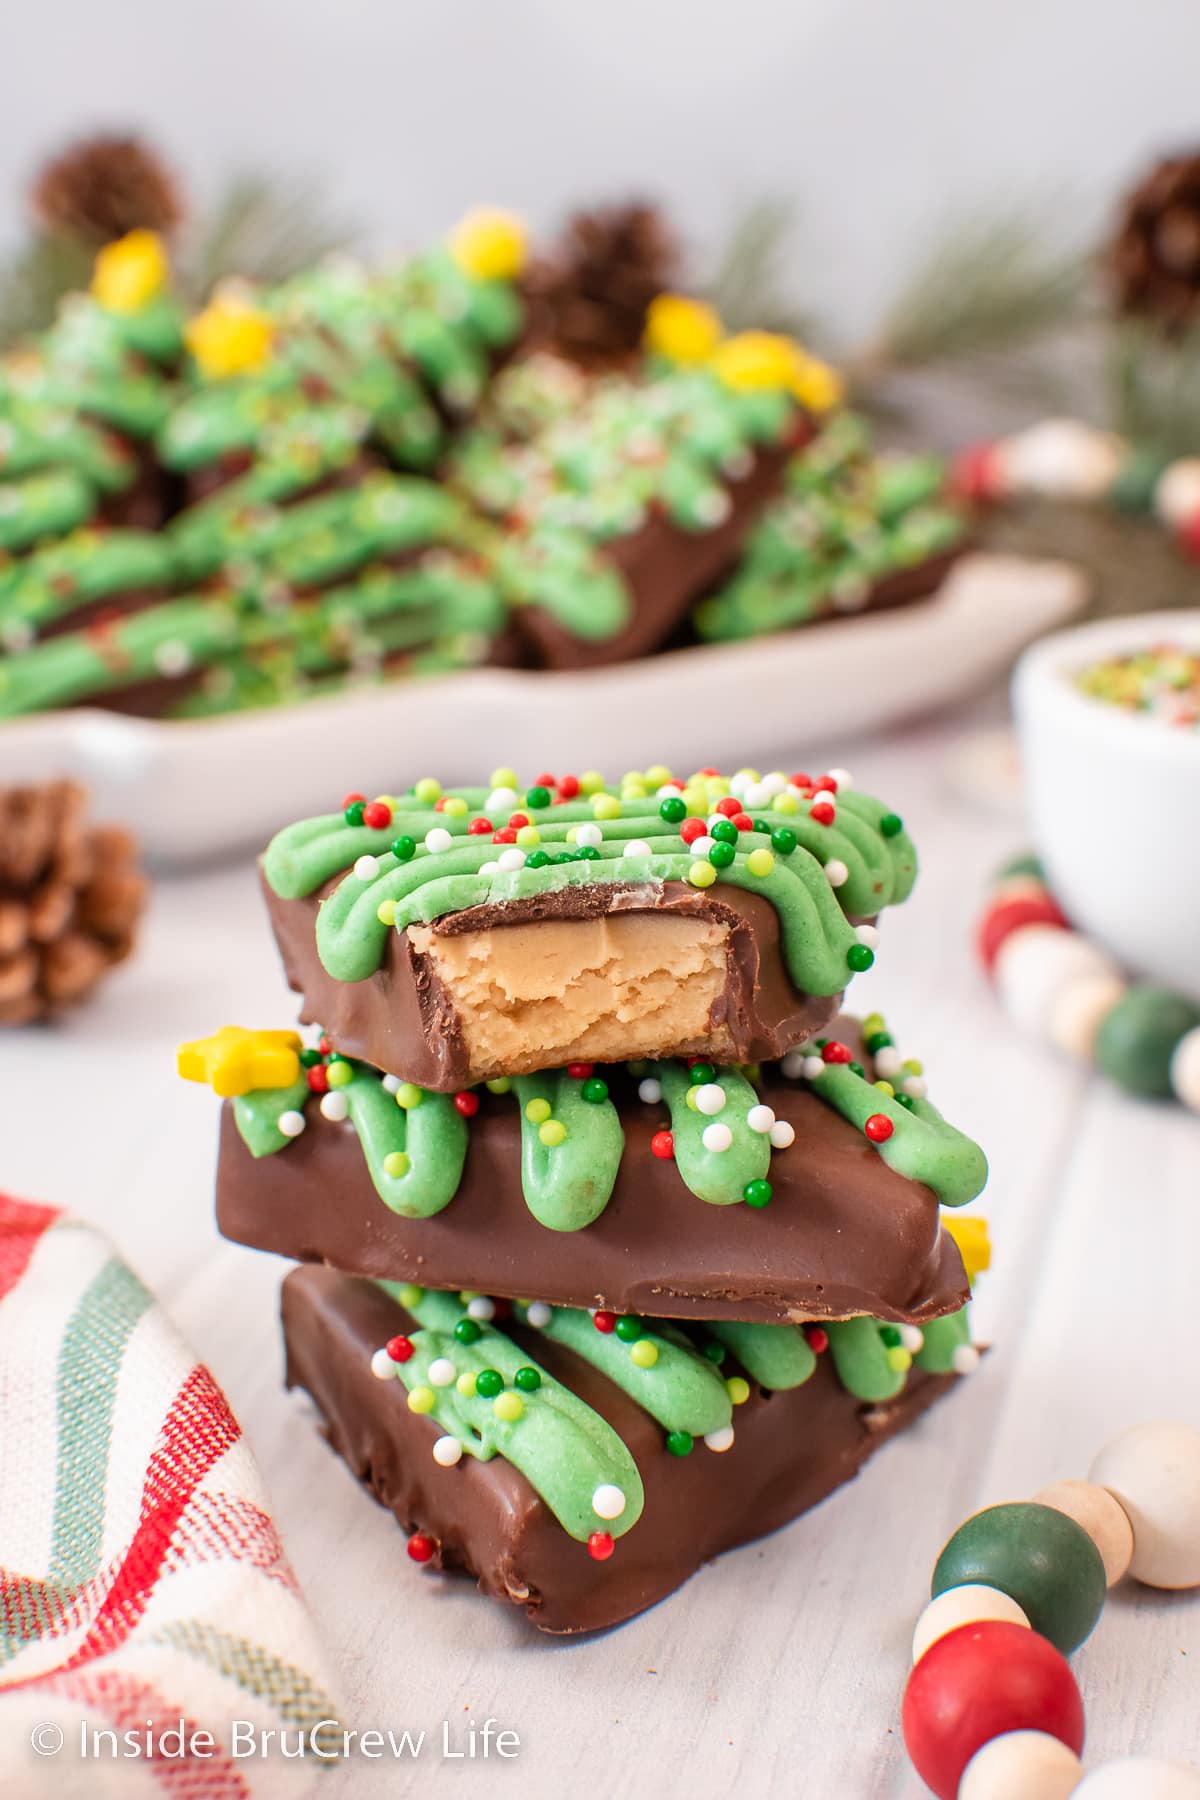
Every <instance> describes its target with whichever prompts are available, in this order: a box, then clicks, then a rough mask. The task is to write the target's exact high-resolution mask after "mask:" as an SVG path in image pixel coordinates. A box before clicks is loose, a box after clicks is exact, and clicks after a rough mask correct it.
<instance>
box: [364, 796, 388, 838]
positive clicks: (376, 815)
mask: <svg viewBox="0 0 1200 1800" xmlns="http://www.w3.org/2000/svg"><path fill="white" fill-rule="evenodd" d="M391 822H392V809H391V807H390V806H389V805H388V804H387V802H386V801H385V800H372V801H371V802H370V804H369V805H367V806H364V807H363V824H364V825H369V826H370V827H371V830H372V831H383V830H385V829H386V827H387V826H389V825H390V824H391Z"/></svg>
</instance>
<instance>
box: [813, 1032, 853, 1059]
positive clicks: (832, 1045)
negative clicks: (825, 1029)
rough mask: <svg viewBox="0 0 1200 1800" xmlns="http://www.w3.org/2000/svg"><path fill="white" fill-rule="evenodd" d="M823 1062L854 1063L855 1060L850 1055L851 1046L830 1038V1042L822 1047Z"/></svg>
mask: <svg viewBox="0 0 1200 1800" xmlns="http://www.w3.org/2000/svg"><path fill="white" fill-rule="evenodd" d="M821 1061H822V1062H827V1063H848V1062H853V1061H854V1058H853V1056H851V1054H850V1046H849V1044H843V1043H840V1042H839V1041H838V1039H837V1038H830V1040H829V1042H828V1043H827V1044H824V1045H822V1047H821Z"/></svg>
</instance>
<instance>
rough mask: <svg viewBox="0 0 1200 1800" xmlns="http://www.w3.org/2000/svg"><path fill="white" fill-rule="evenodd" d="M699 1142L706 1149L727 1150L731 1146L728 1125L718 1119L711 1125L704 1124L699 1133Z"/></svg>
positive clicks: (730, 1133)
mask: <svg viewBox="0 0 1200 1800" xmlns="http://www.w3.org/2000/svg"><path fill="white" fill-rule="evenodd" d="M700 1142H701V1143H702V1144H703V1145H704V1148H705V1149H706V1150H716V1151H718V1152H719V1151H722V1150H729V1149H731V1148H732V1146H733V1133H732V1131H730V1129H729V1127H728V1125H722V1124H721V1122H720V1121H719V1120H718V1121H717V1122H716V1123H715V1124H713V1125H706V1126H705V1127H704V1130H703V1131H702V1132H701V1134H700Z"/></svg>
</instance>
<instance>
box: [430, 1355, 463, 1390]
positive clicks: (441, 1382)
mask: <svg viewBox="0 0 1200 1800" xmlns="http://www.w3.org/2000/svg"><path fill="white" fill-rule="evenodd" d="M457 1373H458V1370H457V1369H456V1368H455V1367H454V1364H453V1363H452V1362H451V1361H450V1358H449V1357H448V1356H435V1357H434V1359H433V1361H432V1362H431V1363H430V1365H429V1379H430V1381H431V1382H432V1383H433V1385H434V1387H452V1386H453V1385H454V1377H455V1376H456V1375H457Z"/></svg>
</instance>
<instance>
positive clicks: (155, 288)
mask: <svg viewBox="0 0 1200 1800" xmlns="http://www.w3.org/2000/svg"><path fill="white" fill-rule="evenodd" d="M170 273H171V265H170V263H169V262H168V261H167V253H166V250H165V249H164V248H163V241H162V239H161V238H160V237H159V236H158V233H157V232H154V231H127V232H126V233H125V236H124V237H119V238H116V239H115V240H114V241H113V242H112V243H111V244H105V246H104V248H103V249H102V250H99V251H97V253H96V262H95V265H94V268H93V270H92V295H93V297H94V298H95V299H97V300H98V301H99V302H100V304H101V306H106V307H107V308H108V310H109V312H118V313H132V312H137V311H138V309H139V308H140V307H143V306H145V304H146V302H147V301H148V300H153V299H154V298H155V297H156V295H158V294H161V293H162V291H163V289H164V288H165V287H166V285H167V279H168V277H169V275H170Z"/></svg>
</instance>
